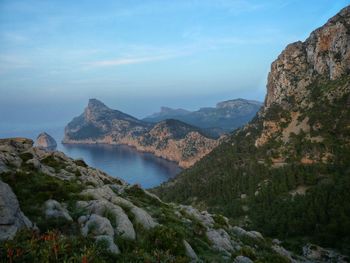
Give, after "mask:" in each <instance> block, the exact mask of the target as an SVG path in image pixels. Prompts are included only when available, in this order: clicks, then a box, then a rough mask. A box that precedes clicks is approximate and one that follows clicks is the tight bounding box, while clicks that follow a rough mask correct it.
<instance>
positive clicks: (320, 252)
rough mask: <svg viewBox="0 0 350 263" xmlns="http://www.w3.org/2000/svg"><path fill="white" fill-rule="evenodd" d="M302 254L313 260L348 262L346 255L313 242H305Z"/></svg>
mask: <svg viewBox="0 0 350 263" xmlns="http://www.w3.org/2000/svg"><path fill="white" fill-rule="evenodd" d="M303 256H304V257H306V258H307V259H308V260H311V261H313V262H339V263H346V262H349V261H348V258H347V257H346V256H344V255H341V254H339V253H337V252H336V251H334V250H329V249H325V248H322V247H320V246H317V245H314V244H307V245H305V246H304V247H303Z"/></svg>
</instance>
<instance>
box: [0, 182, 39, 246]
mask: <svg viewBox="0 0 350 263" xmlns="http://www.w3.org/2000/svg"><path fill="white" fill-rule="evenodd" d="M32 226H33V224H32V222H30V220H29V219H28V218H27V217H26V216H25V215H24V214H23V213H22V211H21V209H20V207H19V204H18V200H17V197H16V195H15V194H14V193H13V192H12V189H11V188H10V186H9V185H8V184H6V183H4V182H2V181H0V241H3V240H7V239H11V238H13V237H14V236H15V234H16V232H17V231H18V230H19V229H21V228H31V227H32Z"/></svg>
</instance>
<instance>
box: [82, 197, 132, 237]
mask: <svg viewBox="0 0 350 263" xmlns="http://www.w3.org/2000/svg"><path fill="white" fill-rule="evenodd" d="M77 206H79V207H80V208H82V209H84V210H87V211H88V212H89V213H94V214H97V215H100V216H106V215H107V214H109V213H110V216H114V217H115V222H111V224H112V225H113V223H114V224H115V226H116V227H115V228H114V230H115V233H116V234H117V235H119V236H120V237H122V238H125V239H131V240H134V239H135V238H136V233H135V230H134V226H133V224H132V223H131V221H130V220H129V218H128V216H127V215H126V213H125V212H124V210H123V209H122V208H121V207H120V206H118V205H115V204H113V203H110V202H108V201H106V200H92V201H79V202H77Z"/></svg>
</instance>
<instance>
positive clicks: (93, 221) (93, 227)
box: [81, 214, 114, 237]
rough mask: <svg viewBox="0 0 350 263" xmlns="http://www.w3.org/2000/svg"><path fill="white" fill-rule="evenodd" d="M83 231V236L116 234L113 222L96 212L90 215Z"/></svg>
mask: <svg viewBox="0 0 350 263" xmlns="http://www.w3.org/2000/svg"><path fill="white" fill-rule="evenodd" d="M81 232H82V234H83V236H87V235H88V234H92V235H93V236H95V237H96V236H101V235H107V236H111V237H113V236H114V229H113V227H112V225H111V222H110V221H109V220H108V219H107V218H105V217H102V216H99V215H96V214H92V215H91V216H89V217H88V219H87V221H86V222H85V224H84V225H83V227H82V229H81Z"/></svg>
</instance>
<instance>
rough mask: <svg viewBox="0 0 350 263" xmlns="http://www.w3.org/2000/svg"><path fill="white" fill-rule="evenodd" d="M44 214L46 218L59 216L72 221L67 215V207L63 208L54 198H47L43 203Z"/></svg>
mask: <svg viewBox="0 0 350 263" xmlns="http://www.w3.org/2000/svg"><path fill="white" fill-rule="evenodd" d="M44 207H45V216H46V218H61V219H65V220H67V221H73V219H72V217H71V216H70V215H69V213H68V211H67V209H65V208H64V207H63V206H62V205H61V204H60V203H59V202H57V201H56V200H52V199H50V200H47V201H46V202H45V204H44Z"/></svg>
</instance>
